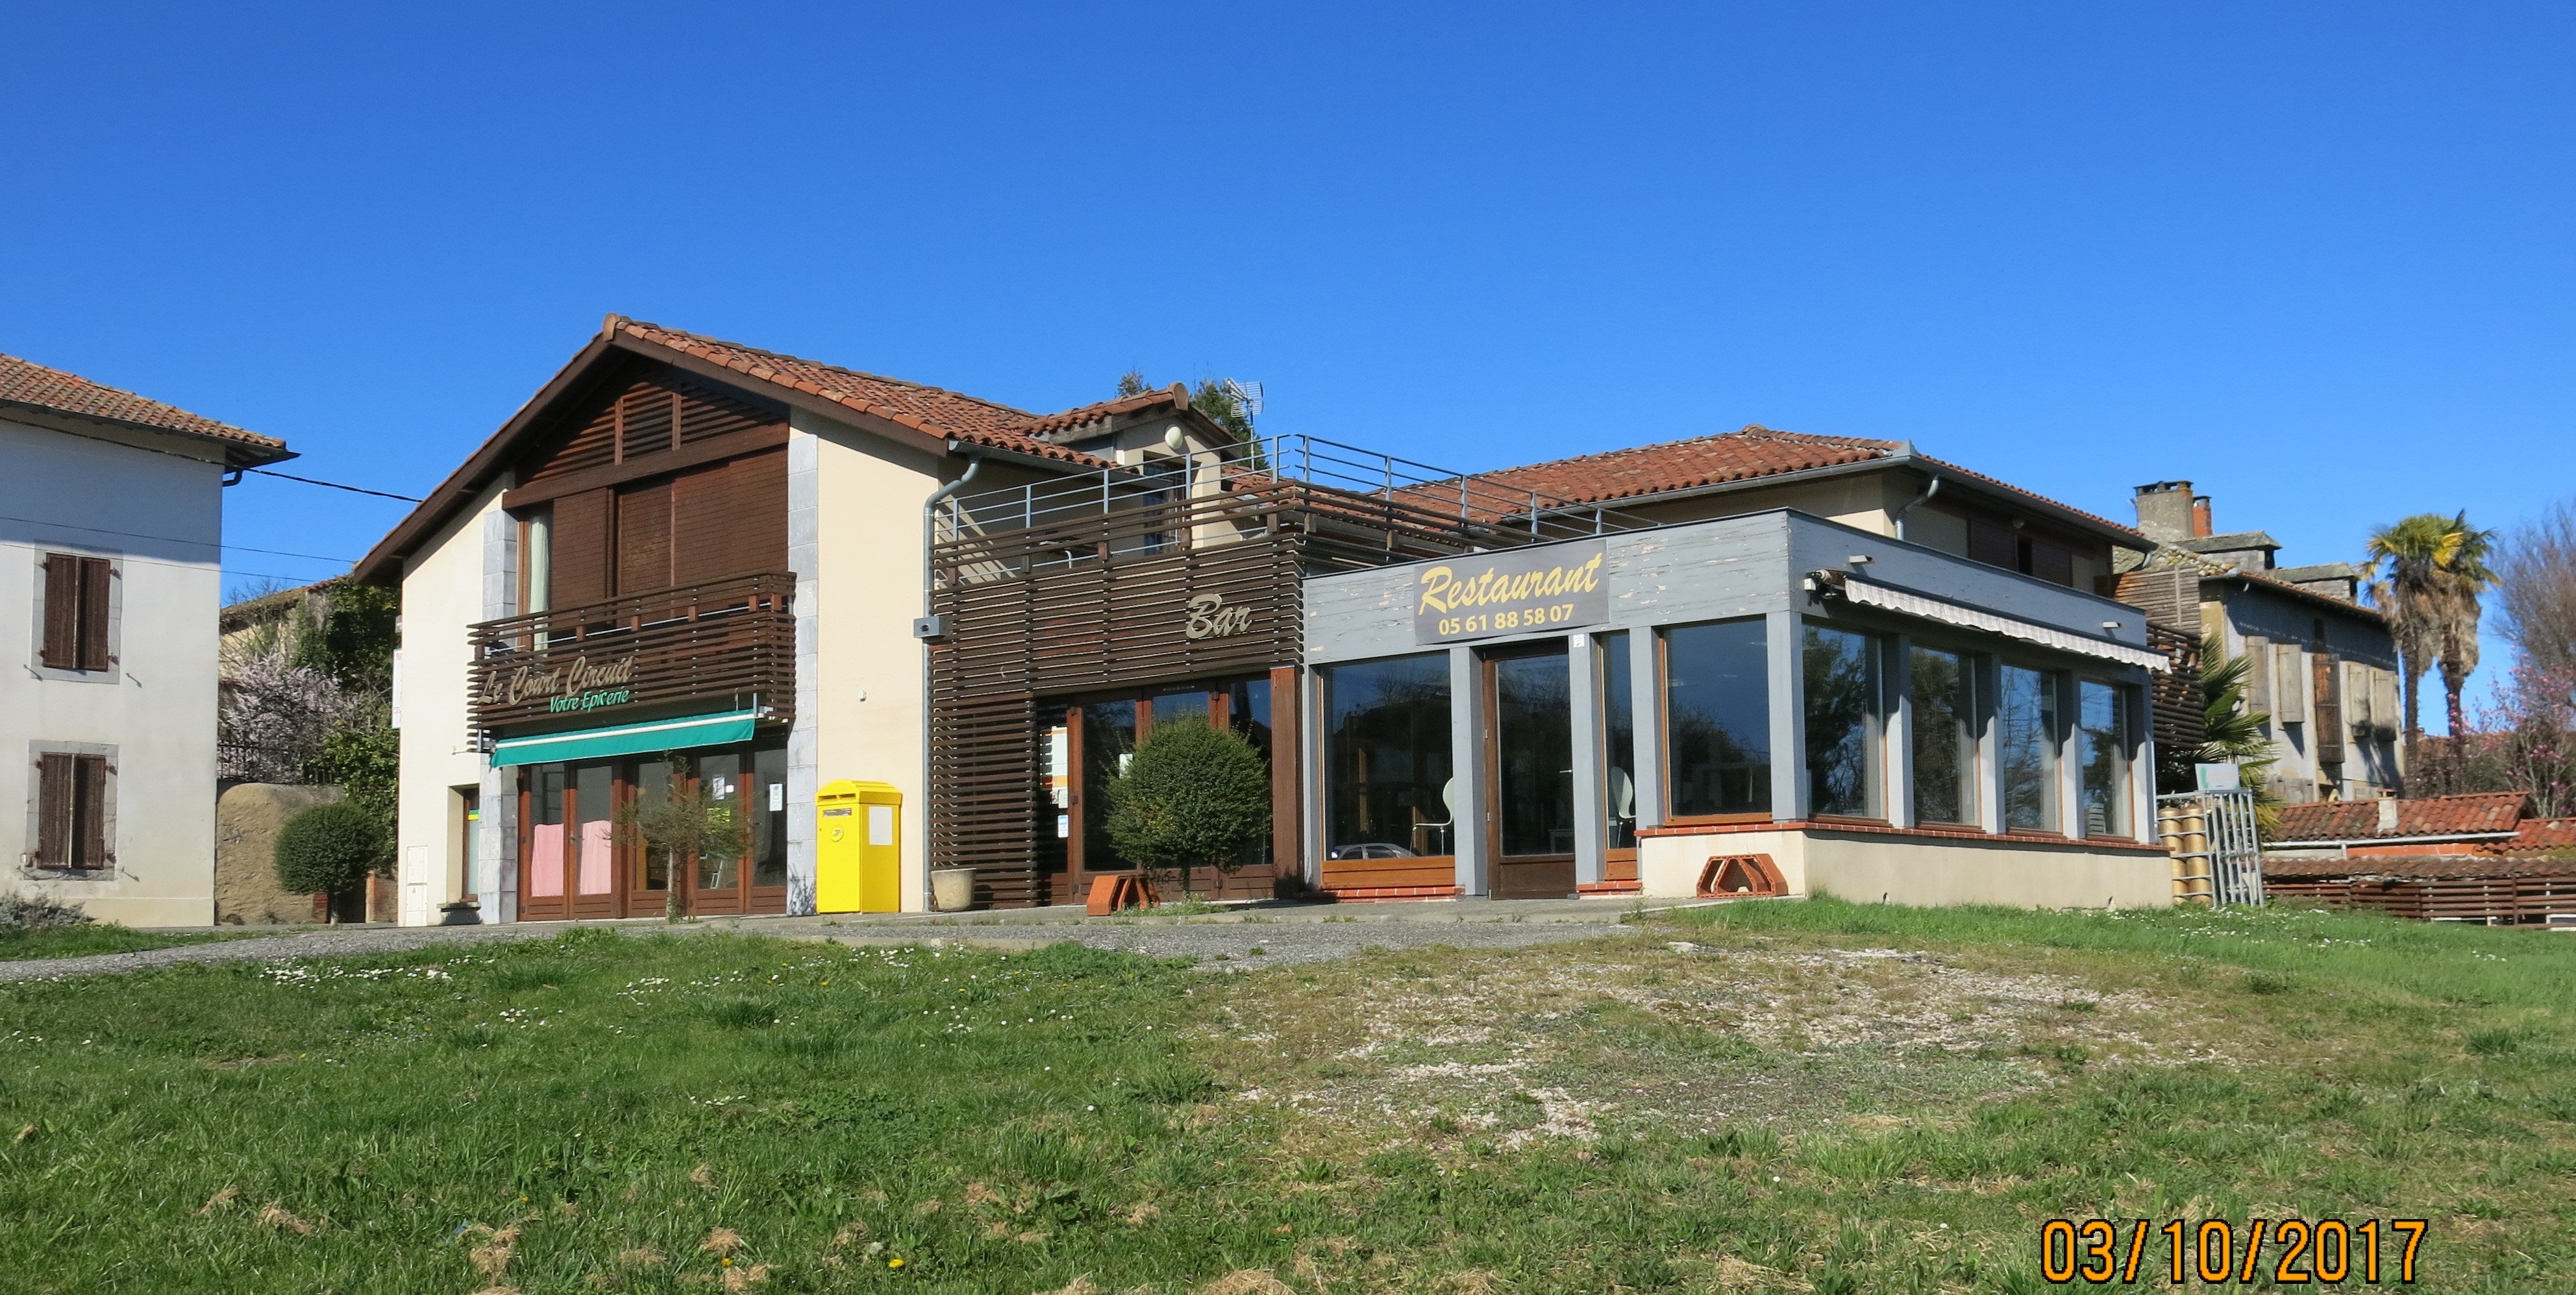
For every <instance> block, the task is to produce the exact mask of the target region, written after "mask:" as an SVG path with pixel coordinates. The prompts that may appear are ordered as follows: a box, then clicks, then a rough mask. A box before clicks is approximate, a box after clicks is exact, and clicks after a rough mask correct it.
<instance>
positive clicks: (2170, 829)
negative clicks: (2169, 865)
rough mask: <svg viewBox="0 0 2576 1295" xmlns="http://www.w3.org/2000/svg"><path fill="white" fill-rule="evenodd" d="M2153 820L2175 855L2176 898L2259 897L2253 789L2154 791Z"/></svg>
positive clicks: (2256, 902)
mask: <svg viewBox="0 0 2576 1295" xmlns="http://www.w3.org/2000/svg"><path fill="white" fill-rule="evenodd" d="M2156 826H2157V829H2158V831H2159V832H2161V833H2162V835H2163V836H2164V841H2165V851H2166V853H2168V854H2171V855H2172V856H2173V867H2174V902H2176V903H2183V904H2248V905H2252V906H2255V907H2258V908H2259V907H2261V906H2262V903H2263V847H2262V844H2261V843H2260V842H2259V841H2258V840H2256V838H2255V834H2254V793H2253V792H2252V791H2250V790H2242V789H2240V790H2236V791H2184V792H2176V793H2174V794H2172V795H2169V796H2158V797H2156Z"/></svg>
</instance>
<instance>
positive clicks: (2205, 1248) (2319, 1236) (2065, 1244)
mask: <svg viewBox="0 0 2576 1295" xmlns="http://www.w3.org/2000/svg"><path fill="white" fill-rule="evenodd" d="M2427 1226H2428V1225H2427V1224H2426V1222H2425V1220H2423V1219H2386V1220H2381V1219H2362V1220H2360V1221H2358V1222H2352V1221H2347V1220H2344V1219H2314V1220H2311V1219H2254V1220H2251V1221H2249V1222H2248V1223H2246V1224H2245V1226H2244V1227H2243V1229H2242V1230H2241V1231H2240V1230H2239V1229H2238V1228H2237V1227H2236V1226H2235V1225H2234V1224H2231V1223H2229V1222H2228V1221H2227V1220H2225V1219H2202V1220H2200V1221H2199V1222H2197V1223H2193V1222H2188V1221H2185V1220H2183V1219H2172V1220H2168V1221H2166V1222H2164V1223H2161V1224H2158V1223H2153V1222H2150V1221H2149V1220H2146V1219H2134V1220H2130V1221H2127V1222H2113V1221H2112V1220H2109V1219H2086V1220H2083V1221H2082V1222H2078V1221H2076V1220H2074V1219H2050V1220H2048V1221H2047V1222H2046V1223H2043V1224H2041V1225H2040V1228H2039V1275H2040V1276H2041V1277H2043V1278H2045V1279H2047V1280H2048V1282H2050V1283H2051V1284H2052V1285H2060V1286H2063V1285H2068V1284H2073V1283H2081V1284H2084V1285H2088V1286H2107V1285H2110V1284H2112V1283H2115V1282H2116V1283H2119V1284H2122V1285H2128V1284H2132V1283H2135V1282H2138V1281H2142V1280H2143V1281H2149V1282H2152V1281H2155V1280H2157V1279H2158V1278H2160V1277H2161V1278H2165V1279H2168V1280H2170V1281H2171V1282H2172V1283H2173V1284H2174V1285H2177V1286H2179V1285H2182V1284H2183V1283H2185V1282H2187V1281H2189V1280H2191V1279H2192V1278H2195V1277H2197V1278H2199V1279H2200V1280H2201V1281H2202V1282H2204V1283H2207V1284H2210V1285H2217V1284H2219V1283H2222V1282H2225V1283H2231V1284H2235V1285H2251V1284H2253V1283H2254V1282H2257V1281H2270V1282H2272V1283H2274V1284H2275V1285H2282V1286H2304V1285H2310V1284H2319V1285H2332V1284H2336V1283H2341V1282H2356V1281H2357V1282H2360V1283H2362V1284H2364V1285H2373V1286H2375V1285H2379V1284H2382V1283H2386V1282H2394V1283H2398V1284H2401V1285H2402V1284H2405V1283H2409V1282H2412V1281H2414V1280H2415V1259H2416V1248H2417V1247H2418V1246H2419V1245H2420V1244H2421V1243H2422V1242H2423V1240H2424V1232H2425V1230H2426V1228H2427ZM2267 1251H2268V1253H2267ZM2159 1260H2161V1261H2162V1262H2158V1261H2159Z"/></svg>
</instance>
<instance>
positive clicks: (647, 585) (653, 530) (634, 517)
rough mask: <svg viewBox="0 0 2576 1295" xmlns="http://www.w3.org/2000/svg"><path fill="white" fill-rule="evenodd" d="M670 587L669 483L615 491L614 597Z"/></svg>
mask: <svg viewBox="0 0 2576 1295" xmlns="http://www.w3.org/2000/svg"><path fill="white" fill-rule="evenodd" d="M670 586H671V483H670V482H668V481H655V482H652V483H650V484H647V485H641V486H628V487H626V488H625V489H623V490H620V491H618V492H617V594H618V596H619V597H624V596H626V595H628V594H638V593H646V592H650V591H652V590H655V589H667V588H670Z"/></svg>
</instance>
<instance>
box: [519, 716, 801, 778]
mask: <svg viewBox="0 0 2576 1295" xmlns="http://www.w3.org/2000/svg"><path fill="white" fill-rule="evenodd" d="M759 718H760V712H758V711H750V710H737V711H727V712H726V713H724V714H722V715H688V716H683V717H682V718H679V719H657V720H654V721H652V722H650V723H646V724H620V725H618V726H617V727H615V728H585V729H576V730H574V731H572V732H570V733H545V734H541V735H539V736H536V737H507V738H503V739H501V740H500V741H499V742H496V743H494V744H493V745H492V767H493V768H495V769H506V768H508V767H510V766H511V765H514V764H553V763H554V762H556V761H558V760H596V759H600V758H601V757H603V756H612V755H636V754H640V753H647V752H658V751H679V750H685V749H687V748H689V747H697V746H724V745H726V744H728V743H733V742H748V741H750V740H751V726H752V724H753V722H754V721H756V720H758V719H759Z"/></svg>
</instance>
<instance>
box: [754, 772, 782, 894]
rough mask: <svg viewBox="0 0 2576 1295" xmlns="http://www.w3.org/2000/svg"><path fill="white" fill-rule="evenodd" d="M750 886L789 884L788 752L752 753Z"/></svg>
mask: <svg viewBox="0 0 2576 1295" xmlns="http://www.w3.org/2000/svg"><path fill="white" fill-rule="evenodd" d="M751 884H752V885H754V886H784V885H786V884H787V748H786V747H783V746H773V747H765V748H762V749H761V750H757V751H754V752H752V753H751Z"/></svg>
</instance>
